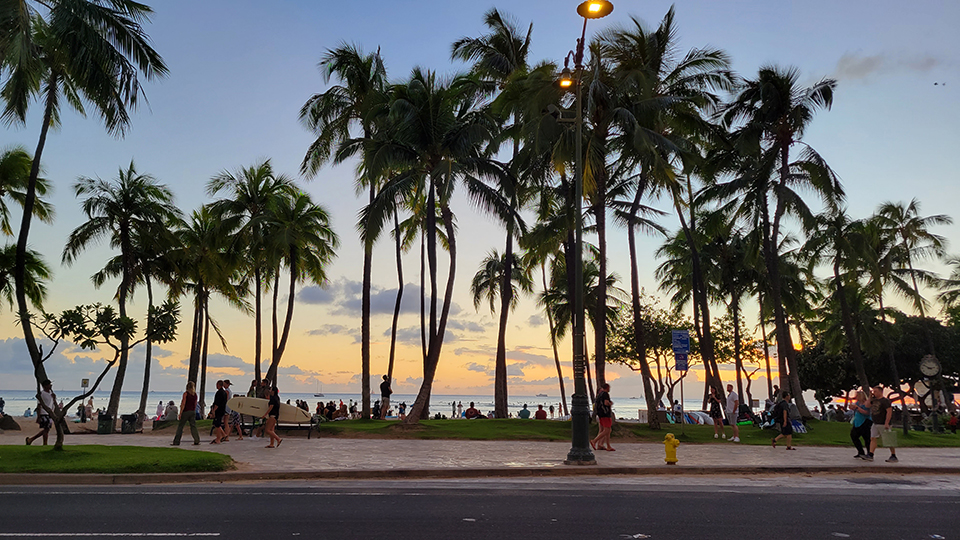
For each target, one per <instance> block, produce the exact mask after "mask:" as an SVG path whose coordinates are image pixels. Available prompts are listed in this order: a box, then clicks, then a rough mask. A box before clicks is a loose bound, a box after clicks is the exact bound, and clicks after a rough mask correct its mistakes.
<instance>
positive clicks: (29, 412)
mask: <svg viewBox="0 0 960 540" xmlns="http://www.w3.org/2000/svg"><path fill="white" fill-rule="evenodd" d="M31 416H33V411H32V410H30V407H27V410H25V411H23V417H24V418H30V417H31Z"/></svg>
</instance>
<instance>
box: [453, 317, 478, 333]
mask: <svg viewBox="0 0 960 540" xmlns="http://www.w3.org/2000/svg"><path fill="white" fill-rule="evenodd" d="M447 328H450V329H452V330H463V331H465V332H478V333H479V332H486V331H487V329H486V327H485V326H484V325H482V324H480V323H478V322H476V321H462V320H450V321H448V322H447Z"/></svg>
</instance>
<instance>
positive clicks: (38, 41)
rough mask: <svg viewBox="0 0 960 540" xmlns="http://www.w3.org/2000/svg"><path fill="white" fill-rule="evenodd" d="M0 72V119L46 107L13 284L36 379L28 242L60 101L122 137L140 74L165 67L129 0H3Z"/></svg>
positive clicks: (39, 373)
mask: <svg viewBox="0 0 960 540" xmlns="http://www.w3.org/2000/svg"><path fill="white" fill-rule="evenodd" d="M0 13H3V14H4V16H3V17H0V25H2V28H0V36H3V37H0V70H6V71H7V78H6V81H5V82H4V85H3V88H2V89H0V96H2V97H3V100H4V109H3V113H2V114H0V118H2V120H3V121H5V122H8V123H12V124H20V125H23V124H25V123H26V118H27V109H28V107H29V105H30V102H31V101H32V100H33V99H36V100H38V101H39V102H40V103H42V106H43V117H42V121H41V124H40V136H39V140H38V141H37V148H36V150H35V151H34V153H33V163H32V165H31V167H30V176H29V179H28V181H27V184H26V189H25V191H24V197H23V218H22V220H21V224H20V232H19V236H18V238H17V258H16V264H15V266H14V272H13V275H14V283H15V289H16V291H15V293H16V298H17V309H18V311H19V316H20V328H21V329H22V331H23V336H24V341H25V342H26V345H27V351H28V352H29V353H30V358H31V360H32V362H33V366H34V372H35V375H36V377H37V380H38V381H40V380H43V379H45V378H46V370H45V369H44V367H43V363H42V359H41V355H40V350H39V348H38V347H37V342H36V338H35V337H34V334H33V330H32V327H31V325H30V322H29V318H30V315H29V312H28V310H27V294H26V285H27V277H26V276H27V241H28V240H29V237H30V223H31V218H32V217H33V216H34V214H35V207H36V203H37V200H36V197H37V194H38V191H39V190H38V183H39V182H38V180H39V176H40V160H41V157H42V155H43V149H44V146H45V144H46V140H47V132H48V131H49V129H50V128H51V127H57V126H58V125H59V124H60V111H61V106H62V102H63V101H66V102H67V103H68V104H69V106H71V107H73V108H74V109H76V110H78V111H79V112H81V113H83V112H84V103H85V102H86V103H88V104H90V105H92V107H93V109H94V110H95V111H96V113H97V114H98V115H99V116H100V117H101V119H102V120H103V123H104V125H105V126H106V128H107V131H108V132H110V133H111V134H114V135H120V136H122V135H123V134H124V132H125V131H126V130H127V128H129V126H130V110H132V109H134V108H135V107H136V105H137V103H138V102H139V99H140V97H141V96H142V94H143V87H142V85H141V82H140V79H139V77H138V74H140V73H142V74H143V76H144V78H146V79H148V80H150V79H153V78H155V77H163V76H165V75H166V74H167V66H166V64H165V63H164V61H163V59H162V58H161V57H160V55H159V54H158V53H157V52H156V51H155V50H154V49H153V47H151V46H150V39H149V37H148V36H147V34H146V32H145V31H144V23H146V22H148V21H149V18H150V15H151V14H152V13H153V11H152V10H151V9H150V7H149V6H147V5H145V4H142V3H139V2H136V1H134V0H111V1H110V2H109V3H104V2H101V1H99V0H50V1H45V2H31V1H27V0H2V2H0Z"/></svg>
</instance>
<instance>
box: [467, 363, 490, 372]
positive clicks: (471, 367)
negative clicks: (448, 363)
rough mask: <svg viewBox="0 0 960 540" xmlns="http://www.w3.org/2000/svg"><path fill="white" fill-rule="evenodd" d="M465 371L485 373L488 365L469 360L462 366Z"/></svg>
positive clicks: (487, 370) (488, 369)
mask: <svg viewBox="0 0 960 540" xmlns="http://www.w3.org/2000/svg"><path fill="white" fill-rule="evenodd" d="M463 367H464V368H466V370H467V371H477V372H479V373H487V372H489V371H490V368H489V367H488V366H484V365H481V364H477V363H476V362H470V363H469V364H467V365H465V366H463Z"/></svg>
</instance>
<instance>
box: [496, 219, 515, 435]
mask: <svg viewBox="0 0 960 540" xmlns="http://www.w3.org/2000/svg"><path fill="white" fill-rule="evenodd" d="M503 261H504V268H503V272H501V276H500V324H499V325H498V327H497V358H496V363H495V366H494V374H493V411H494V414H496V416H497V418H506V417H507V318H508V317H509V315H510V304H511V303H512V301H513V275H512V274H513V226H512V225H508V226H507V241H506V247H505V248H504V250H503Z"/></svg>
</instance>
